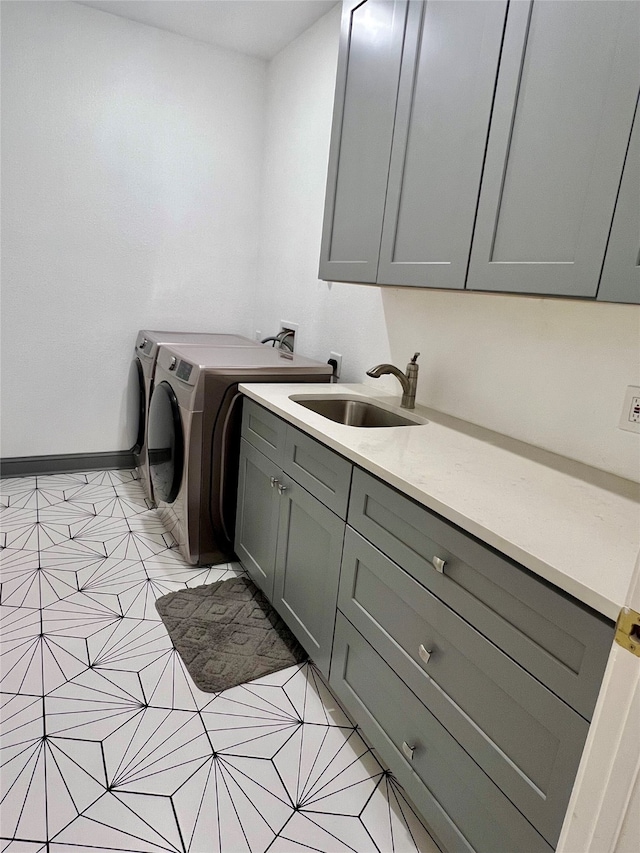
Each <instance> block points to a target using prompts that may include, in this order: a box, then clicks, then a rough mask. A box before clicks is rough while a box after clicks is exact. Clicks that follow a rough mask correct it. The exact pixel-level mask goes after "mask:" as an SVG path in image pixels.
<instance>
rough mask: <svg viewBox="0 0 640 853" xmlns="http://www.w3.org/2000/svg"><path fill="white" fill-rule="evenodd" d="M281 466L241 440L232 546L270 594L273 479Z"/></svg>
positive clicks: (275, 504)
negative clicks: (233, 542) (234, 531)
mask: <svg viewBox="0 0 640 853" xmlns="http://www.w3.org/2000/svg"><path fill="white" fill-rule="evenodd" d="M280 473H281V471H280V468H279V467H278V466H277V465H276V464H275V463H274V462H272V461H271V460H270V459H268V458H267V457H266V456H264V455H263V454H262V453H261V452H260V451H259V450H256V448H255V447H254V446H253V445H251V444H249V442H248V441H246V440H245V439H244V438H243V439H242V440H241V442H240V467H239V470H238V511H237V515H236V533H235V550H236V554H237V555H238V558H239V560H240V562H241V563H242V565H243V566H244V568H245V569H246V570H247V571H248V572H249V574H250V575H251V578H252V580H253V581H254V583H255V584H256V585H257V586H259V587H260V589H261V590H262V591H263V592H264V594H265V595H266V596H267V598H268V599H269V600H270V601H271V599H272V598H273V578H274V571H275V563H276V542H277V538H278V519H279V516H280V495H279V494H278V491H277V489H275V488H274V482H275V481H276V480H277V477H278V476H279V475H280Z"/></svg>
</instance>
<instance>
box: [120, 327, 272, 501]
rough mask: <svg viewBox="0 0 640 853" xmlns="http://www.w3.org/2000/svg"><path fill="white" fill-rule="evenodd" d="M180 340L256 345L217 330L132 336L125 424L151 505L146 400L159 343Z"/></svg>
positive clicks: (144, 331) (143, 332)
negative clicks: (132, 344)
mask: <svg viewBox="0 0 640 853" xmlns="http://www.w3.org/2000/svg"><path fill="white" fill-rule="evenodd" d="M165 344H181V345H182V346H219V347H256V346H260V344H259V343H257V342H256V341H252V340H251V339H250V338H245V337H243V336H242V335H227V334H217V333H214V332H166V331H157V330H153V329H140V331H139V332H138V335H137V338H136V344H135V348H134V354H133V361H132V362H131V369H130V374H129V401H128V406H127V408H128V412H127V422H128V423H127V428H128V434H129V440H130V444H129V446H130V447H133V457H134V463H135V467H136V471H137V472H138V478H139V479H140V482H141V483H142V487H143V488H144V492H145V495H146V497H147V500H148V501H149V504H150V505H151V506H153V504H154V497H153V489H152V486H151V480H150V479H149V459H148V454H147V422H148V417H149V400H150V399H151V392H152V391H153V380H154V374H155V369H156V359H157V357H158V351H159V349H160V347H161V346H163V345H165Z"/></svg>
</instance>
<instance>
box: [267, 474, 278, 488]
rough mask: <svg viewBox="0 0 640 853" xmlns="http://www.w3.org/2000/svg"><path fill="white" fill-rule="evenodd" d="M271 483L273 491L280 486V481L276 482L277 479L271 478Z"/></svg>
mask: <svg viewBox="0 0 640 853" xmlns="http://www.w3.org/2000/svg"><path fill="white" fill-rule="evenodd" d="M269 482H270V483H271V488H272V489H275V487H276V486H277V485H278V481H277V480H276V478H275V477H269Z"/></svg>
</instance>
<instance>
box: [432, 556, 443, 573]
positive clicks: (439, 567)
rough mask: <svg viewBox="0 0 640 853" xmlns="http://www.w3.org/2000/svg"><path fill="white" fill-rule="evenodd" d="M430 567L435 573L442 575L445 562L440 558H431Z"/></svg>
mask: <svg viewBox="0 0 640 853" xmlns="http://www.w3.org/2000/svg"><path fill="white" fill-rule="evenodd" d="M431 565H432V566H433V568H434V569H435V570H436V571H437V572H440V574H441V575H443V574H444V567H445V565H446V560H443V559H441V558H440V557H432V558H431Z"/></svg>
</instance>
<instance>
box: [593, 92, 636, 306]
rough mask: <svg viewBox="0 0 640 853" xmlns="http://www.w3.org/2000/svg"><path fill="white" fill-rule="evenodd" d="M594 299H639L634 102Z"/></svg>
mask: <svg viewBox="0 0 640 853" xmlns="http://www.w3.org/2000/svg"><path fill="white" fill-rule="evenodd" d="M598 299H599V300H601V301H603V302H632V303H639V302H640V110H639V108H638V105H637V104H636V114H635V117H634V122H633V130H632V131H631V138H630V140H629V150H628V151H627V157H626V160H625V167H624V172H623V173H622V180H621V182H620V192H619V193H618V201H617V203H616V210H615V213H614V216H613V223H612V225H611V234H610V236H609V244H608V246H607V254H606V256H605V260H604V266H603V269H602V278H601V280H600V287H599V288H598Z"/></svg>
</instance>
